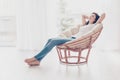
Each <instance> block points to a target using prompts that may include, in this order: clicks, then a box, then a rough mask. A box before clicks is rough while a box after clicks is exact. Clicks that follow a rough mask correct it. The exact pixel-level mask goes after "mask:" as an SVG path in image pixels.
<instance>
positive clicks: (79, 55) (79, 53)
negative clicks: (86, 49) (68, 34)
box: [77, 49, 81, 63]
mask: <svg viewBox="0 0 120 80" xmlns="http://www.w3.org/2000/svg"><path fill="white" fill-rule="evenodd" d="M80 58H81V49H80V50H79V52H78V62H77V63H80Z"/></svg>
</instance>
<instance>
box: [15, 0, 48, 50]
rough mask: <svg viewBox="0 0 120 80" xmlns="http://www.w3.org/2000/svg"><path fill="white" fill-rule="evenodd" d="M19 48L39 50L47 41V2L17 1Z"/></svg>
mask: <svg viewBox="0 0 120 80" xmlns="http://www.w3.org/2000/svg"><path fill="white" fill-rule="evenodd" d="M16 2H17V9H16V20H17V21H16V22H17V48H18V49H20V50H39V49H40V48H41V47H42V46H41V45H43V43H44V41H46V29H47V26H46V24H47V21H46V0H17V1H16Z"/></svg>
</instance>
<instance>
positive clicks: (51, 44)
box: [34, 37, 75, 61]
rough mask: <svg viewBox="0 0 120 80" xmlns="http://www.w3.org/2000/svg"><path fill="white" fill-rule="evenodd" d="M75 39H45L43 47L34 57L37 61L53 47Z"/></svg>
mask: <svg viewBox="0 0 120 80" xmlns="http://www.w3.org/2000/svg"><path fill="white" fill-rule="evenodd" d="M73 39H75V38H74V37H71V38H51V39H49V40H48V41H47V43H46V44H45V46H44V48H43V49H42V50H41V51H40V52H39V53H38V54H37V55H36V56H34V58H36V59H37V60H38V61H41V60H42V59H43V58H44V57H45V56H46V55H47V54H48V53H49V52H50V51H51V50H52V49H53V47H55V46H57V45H60V44H63V43H65V42H68V41H71V40H73Z"/></svg>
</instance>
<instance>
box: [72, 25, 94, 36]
mask: <svg viewBox="0 0 120 80" xmlns="http://www.w3.org/2000/svg"><path fill="white" fill-rule="evenodd" d="M95 25H96V24H88V25H85V26H82V27H80V30H79V32H78V33H77V34H75V35H73V37H76V38H78V37H80V36H83V35H84V34H86V33H88V32H89V31H91V30H92V29H93V28H94V26H95Z"/></svg>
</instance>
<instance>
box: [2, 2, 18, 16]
mask: <svg viewBox="0 0 120 80" xmlns="http://www.w3.org/2000/svg"><path fill="white" fill-rule="evenodd" d="M15 14H16V0H0V16H15Z"/></svg>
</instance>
